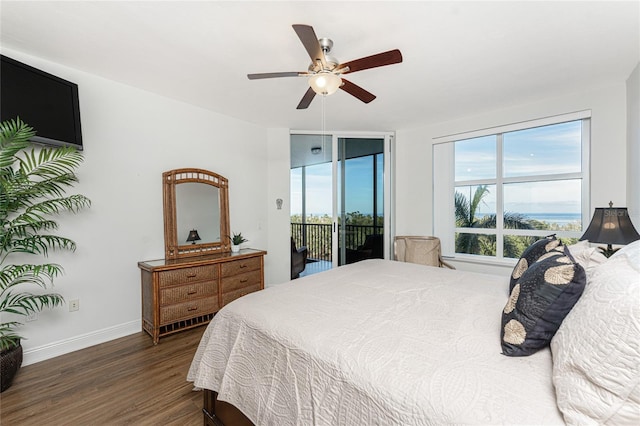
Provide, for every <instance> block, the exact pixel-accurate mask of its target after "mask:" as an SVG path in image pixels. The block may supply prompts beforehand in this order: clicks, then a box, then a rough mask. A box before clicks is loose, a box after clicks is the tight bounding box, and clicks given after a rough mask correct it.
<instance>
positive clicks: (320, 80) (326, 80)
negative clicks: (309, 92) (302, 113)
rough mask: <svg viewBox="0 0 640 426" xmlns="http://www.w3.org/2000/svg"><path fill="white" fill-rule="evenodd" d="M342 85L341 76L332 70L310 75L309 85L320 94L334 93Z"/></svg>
mask: <svg viewBox="0 0 640 426" xmlns="http://www.w3.org/2000/svg"><path fill="white" fill-rule="evenodd" d="M341 85H342V79H341V78H340V76H338V75H336V74H333V73H331V72H326V71H325V72H319V73H317V74H314V75H312V76H311V77H309V86H311V88H312V89H313V91H314V92H316V93H317V94H318V95H332V94H334V93H335V92H336V90H338V89H339V88H340V86H341Z"/></svg>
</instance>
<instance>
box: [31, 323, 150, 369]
mask: <svg viewBox="0 0 640 426" xmlns="http://www.w3.org/2000/svg"><path fill="white" fill-rule="evenodd" d="M140 331H142V327H141V325H140V320H136V321H131V322H127V323H124V324H119V325H116V326H113V327H108V328H103V329H102V330H97V331H93V332H91V333H87V334H81V335H79V336H74V337H71V338H69V339H64V340H60V341H57V342H53V343H49V344H47V345H42V346H38V347H36V348H32V349H29V350H25V351H24V355H23V360H22V365H23V366H25V365H29V364H35V363H36V362H40V361H44V360H47V359H50V358H55V357H57V356H60V355H64V354H68V353H70V352H74V351H77V350H79V349H84V348H88V347H89V346H94V345H97V344H100V343H104V342H108V341H110V340H114V339H118V338H120V337H124V336H129V335H130V334H135V333H139V332H140Z"/></svg>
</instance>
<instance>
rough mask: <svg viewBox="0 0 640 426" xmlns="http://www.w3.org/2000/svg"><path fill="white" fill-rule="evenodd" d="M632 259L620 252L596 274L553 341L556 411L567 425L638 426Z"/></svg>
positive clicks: (639, 303)
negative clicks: (610, 425) (607, 425)
mask: <svg viewBox="0 0 640 426" xmlns="http://www.w3.org/2000/svg"><path fill="white" fill-rule="evenodd" d="M636 247H638V248H640V243H638V245H637V246H636ZM627 253H629V252H627ZM636 253H637V251H636ZM632 258H633V256H627V255H625V254H624V252H623V253H622V254H621V255H618V256H615V257H613V256H612V257H611V258H610V259H609V260H607V261H606V262H605V263H603V264H602V265H600V266H599V267H598V268H596V269H595V270H594V272H593V275H592V276H591V277H590V280H589V284H588V285H587V287H586V289H585V291H584V294H583V295H582V297H581V298H580V300H579V301H578V303H576V305H575V307H574V308H573V309H572V310H571V312H570V313H569V315H567V317H566V318H565V320H564V322H563V323H562V325H561V326H560V328H559V329H558V332H557V333H556V335H555V337H554V338H553V340H552V341H551V353H552V355H553V384H554V386H555V391H556V399H557V403H558V408H559V409H560V411H561V412H562V414H563V416H564V419H565V421H566V422H567V423H568V424H570V425H577V424H581V425H583V424H584V425H587V424H612V425H613V424H615V425H622V424H625V425H626V424H629V425H630V424H639V423H640V422H639V420H640V361H639V360H640V270H639V269H636V268H638V267H639V265H637V263H634V262H633V260H632ZM638 259H640V258H636V260H638Z"/></svg>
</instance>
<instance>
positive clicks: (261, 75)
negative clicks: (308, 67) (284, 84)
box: [247, 71, 309, 80]
mask: <svg viewBox="0 0 640 426" xmlns="http://www.w3.org/2000/svg"><path fill="white" fill-rule="evenodd" d="M308 74H309V73H306V72H297V71H293V72H263V73H258V74H247V77H248V78H249V80H259V79H261V78H277V77H301V76H305V75H308Z"/></svg>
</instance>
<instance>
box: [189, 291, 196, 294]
mask: <svg viewBox="0 0 640 426" xmlns="http://www.w3.org/2000/svg"><path fill="white" fill-rule="evenodd" d="M196 293H197V291H195V290H192V291H188V292H187V294H196Z"/></svg>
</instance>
